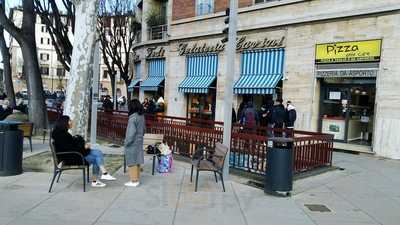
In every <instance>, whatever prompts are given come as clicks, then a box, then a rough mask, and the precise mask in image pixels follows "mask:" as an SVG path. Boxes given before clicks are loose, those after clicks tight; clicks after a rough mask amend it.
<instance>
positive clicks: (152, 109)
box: [146, 99, 156, 114]
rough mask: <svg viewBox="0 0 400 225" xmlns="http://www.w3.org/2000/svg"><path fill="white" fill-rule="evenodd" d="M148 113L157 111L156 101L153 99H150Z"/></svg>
mask: <svg viewBox="0 0 400 225" xmlns="http://www.w3.org/2000/svg"><path fill="white" fill-rule="evenodd" d="M146 113H148V114H155V113H156V103H155V102H154V100H153V99H150V101H149V106H148V107H147V112H146Z"/></svg>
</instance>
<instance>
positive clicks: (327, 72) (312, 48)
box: [131, 0, 400, 159]
mask: <svg viewBox="0 0 400 225" xmlns="http://www.w3.org/2000/svg"><path fill="white" fill-rule="evenodd" d="M228 2H229V1H228V0H221V1H219V0H218V1H216V0H214V1H213V0H170V1H156V0H148V1H146V0H143V1H139V5H138V6H139V8H140V10H142V11H143V12H146V11H147V10H150V9H151V8H152V7H156V8H157V7H158V8H161V9H165V15H166V20H165V24H164V25H165V26H163V28H162V29H161V28H158V31H160V32H161V34H160V35H159V36H157V37H158V38H154V37H155V36H154V34H153V33H152V32H151V31H152V28H153V27H149V26H147V25H146V21H147V20H146V19H147V18H146V13H141V15H142V16H141V18H139V19H141V21H142V24H143V25H142V43H140V44H139V45H137V46H136V48H135V54H136V55H137V57H136V61H135V64H134V71H136V72H135V76H136V78H137V79H136V81H135V82H136V83H134V84H132V85H131V86H132V87H135V88H133V89H132V90H136V94H135V95H136V96H138V97H139V98H140V99H141V100H143V99H144V98H145V97H150V96H160V95H162V96H163V97H164V99H165V101H166V105H167V111H166V114H167V115H168V116H179V117H199V118H207V119H215V120H218V121H223V120H224V118H223V110H224V109H223V107H222V106H223V101H224V80H225V78H226V76H233V78H234V87H233V89H234V90H233V91H234V94H235V95H234V109H235V110H236V111H237V110H238V108H239V106H240V103H242V102H248V101H252V102H254V104H255V105H256V107H257V108H259V107H260V106H261V105H265V104H268V103H269V102H271V100H275V99H277V98H283V100H284V101H286V100H290V101H292V102H293V103H294V105H295V106H296V108H297V113H298V118H297V121H296V124H295V126H296V128H297V129H300V130H309V131H321V132H325V133H331V134H333V135H334V136H335V140H336V143H335V145H336V146H335V147H337V148H343V149H352V150H359V151H366V152H374V153H376V154H377V155H379V156H384V157H389V158H396V159H398V158H400V147H399V146H400V139H399V138H397V136H398V135H399V131H398V130H397V129H396V127H398V126H400V113H399V112H400V104H399V103H400V102H399V99H400V91H399V90H398V89H397V86H398V85H399V84H400V57H399V54H398V49H399V48H400V42H398V40H399V38H400V22H399V21H400V5H399V4H398V1H397V0H383V1H373V0H346V1H343V0H332V1H323V0H281V1H272V0H239V10H238V40H237V54H236V63H235V73H234V74H226V73H225V71H226V65H225V61H226V49H225V46H226V45H225V43H223V42H222V41H221V40H222V39H223V38H224V35H223V34H222V30H223V29H224V27H225V24H224V18H225V9H226V8H227V7H228ZM328 2H329V4H328ZM136 68H139V69H136Z"/></svg>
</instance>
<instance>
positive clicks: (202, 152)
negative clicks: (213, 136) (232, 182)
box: [190, 143, 228, 192]
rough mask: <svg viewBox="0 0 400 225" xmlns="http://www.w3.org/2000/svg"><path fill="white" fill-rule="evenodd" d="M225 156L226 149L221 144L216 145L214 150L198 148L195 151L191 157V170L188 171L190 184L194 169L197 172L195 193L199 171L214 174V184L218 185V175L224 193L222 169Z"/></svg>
mask: <svg viewBox="0 0 400 225" xmlns="http://www.w3.org/2000/svg"><path fill="white" fill-rule="evenodd" d="M227 154H228V148H227V147H226V146H225V145H223V144H221V143H216V144H215V148H214V149H207V148H200V149H198V150H196V152H195V153H194V155H193V157H192V168H191V171H190V182H192V179H193V170H194V168H196V171H197V173H196V184H195V192H197V186H198V182H199V172H200V171H209V172H214V176H215V182H217V183H218V177H217V174H219V176H220V179H221V183H222V188H223V191H224V192H225V183H224V177H223V169H224V164H225V158H226V155H227Z"/></svg>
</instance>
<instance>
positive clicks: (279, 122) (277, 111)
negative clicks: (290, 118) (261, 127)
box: [271, 99, 286, 137]
mask: <svg viewBox="0 0 400 225" xmlns="http://www.w3.org/2000/svg"><path fill="white" fill-rule="evenodd" d="M282 102H283V100H282V99H278V100H276V102H275V105H274V106H273V107H272V113H271V120H272V124H273V127H274V129H282V128H283V125H284V123H285V120H286V109H285V106H284V105H283V104H282ZM274 136H278V137H280V136H282V132H281V131H274Z"/></svg>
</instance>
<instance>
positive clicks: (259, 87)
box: [233, 48, 285, 94]
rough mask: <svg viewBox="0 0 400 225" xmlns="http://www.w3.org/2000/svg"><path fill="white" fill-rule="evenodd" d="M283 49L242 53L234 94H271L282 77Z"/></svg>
mask: <svg viewBox="0 0 400 225" xmlns="http://www.w3.org/2000/svg"><path fill="white" fill-rule="evenodd" d="M284 56H285V50H284V49H283V48H279V49H268V50H261V51H248V52H244V53H242V65H241V75H240V78H239V80H238V81H236V83H235V85H234V87H233V91H234V93H235V94H273V93H275V88H276V86H277V85H278V82H279V81H280V80H281V79H282V77H283V66H284Z"/></svg>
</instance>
